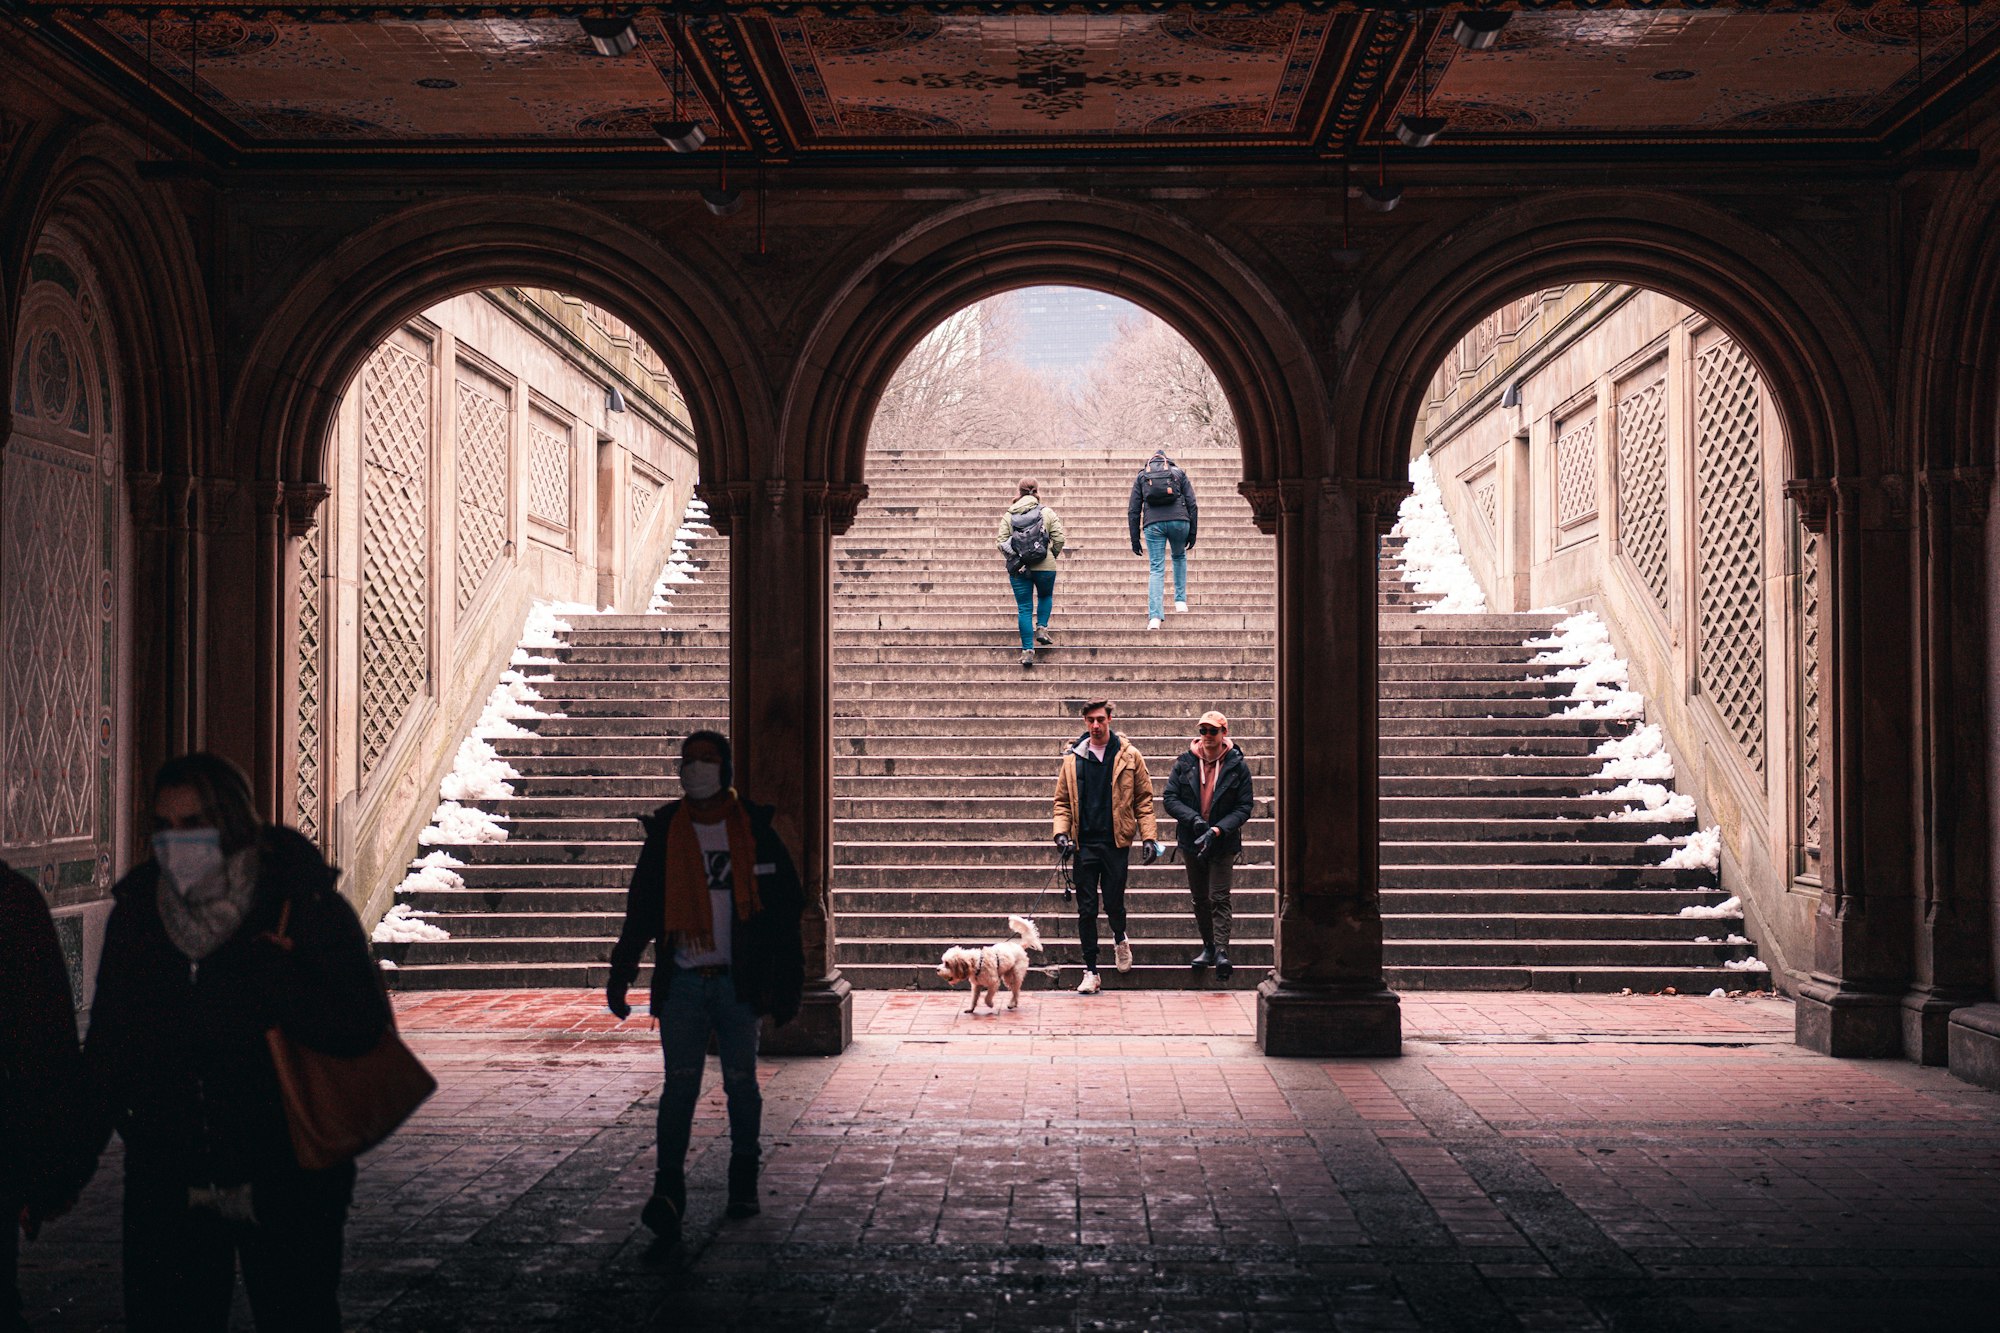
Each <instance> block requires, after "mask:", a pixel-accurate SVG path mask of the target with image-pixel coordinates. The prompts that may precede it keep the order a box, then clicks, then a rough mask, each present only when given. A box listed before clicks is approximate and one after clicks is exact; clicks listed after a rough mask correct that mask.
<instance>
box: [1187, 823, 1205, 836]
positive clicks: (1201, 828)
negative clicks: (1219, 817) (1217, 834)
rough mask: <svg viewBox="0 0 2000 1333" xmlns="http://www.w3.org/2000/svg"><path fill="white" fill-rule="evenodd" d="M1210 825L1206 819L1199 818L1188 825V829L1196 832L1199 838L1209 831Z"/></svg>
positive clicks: (1195, 834)
mask: <svg viewBox="0 0 2000 1333" xmlns="http://www.w3.org/2000/svg"><path fill="white" fill-rule="evenodd" d="M1208 827H1209V825H1208V821H1207V820H1206V819H1197V820H1195V821H1194V822H1193V823H1192V824H1189V825H1188V831H1189V832H1190V833H1192V834H1194V836H1195V837H1197V838H1199V837H1200V836H1201V835H1202V834H1204V833H1206V832H1208Z"/></svg>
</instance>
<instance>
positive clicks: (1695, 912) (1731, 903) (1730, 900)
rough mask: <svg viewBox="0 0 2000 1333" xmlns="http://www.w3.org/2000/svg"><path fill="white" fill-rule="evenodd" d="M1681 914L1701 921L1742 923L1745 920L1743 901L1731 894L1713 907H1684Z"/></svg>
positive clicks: (1697, 905)
mask: <svg viewBox="0 0 2000 1333" xmlns="http://www.w3.org/2000/svg"><path fill="white" fill-rule="evenodd" d="M1680 914H1681V915H1682V916H1686V917H1694V918H1695V919H1697V920H1700V921H1741V920H1742V919H1743V900H1742V899H1741V898H1738V897H1736V896H1735V895H1734V894H1731V895H1730V896H1729V897H1727V898H1724V899H1723V900H1722V901H1721V902H1719V903H1717V904H1716V905H1715V906H1713V907H1703V906H1701V905H1699V904H1696V905H1693V906H1689V907H1683V908H1682V909H1681V911H1680Z"/></svg>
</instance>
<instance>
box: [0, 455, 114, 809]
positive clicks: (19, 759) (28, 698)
mask: <svg viewBox="0 0 2000 1333" xmlns="http://www.w3.org/2000/svg"><path fill="white" fill-rule="evenodd" d="M95 471H96V465H95V464H94V463H93V462H92V460H91V459H89V458H86V457H83V456H81V455H78V454H73V453H71V452H70V451H68V450H66V449H61V448H58V447H56V446H54V445H48V444H43V443H39V442H35V441H30V440H27V439H25V438H22V437H16V438H15V439H14V440H13V441H12V442H10V443H9V444H8V446H7V460H6V471H5V474H4V478H0V486H4V493H5V494H4V501H0V606H4V616H0V624H4V626H5V634H6V640H5V642H6V651H5V653H0V659H4V662H5V666H4V670H5V677H6V682H7V684H6V693H5V696H4V697H5V699H6V701H7V715H6V719H5V738H6V742H5V750H4V754H3V755H0V759H4V765H5V767H4V773H0V780H4V781H5V783H6V807H5V817H4V820H0V839H4V840H5V841H6V842H8V843H11V844H13V845H15V846H21V847H28V846H39V845H45V844H48V843H52V842H63V841H66V840H72V839H77V838H90V837H94V836H95V835H96V832H97V818H96V816H97V807H96V802H95V800H94V799H93V791H94V782H93V779H94V777H95V771H96V770H95V765H94V764H93V762H92V759H93V754H94V750H95V747H96V745H97V736H98V693H99V690H98V655H97V650H96V645H97V643H98V641H99V638H100V632H99V626H98V598H99V584H100V581H101V578H102V577H103V576H102V573H101V571H100V570H99V567H98V565H99V560H98V535H99V532H100V525H101V514H100V501H99V497H98V487H97V483H96V477H95Z"/></svg>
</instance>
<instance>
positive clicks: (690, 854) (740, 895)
mask: <svg viewBox="0 0 2000 1333" xmlns="http://www.w3.org/2000/svg"><path fill="white" fill-rule="evenodd" d="M703 822H704V823H707V822H709V821H707V820H704V821H703ZM722 822H723V823H724V824H727V825H728V826H729V876H730V879H731V881H732V882H733V884H734V888H735V897H736V919H737V920H738V921H748V920H749V919H750V918H751V917H752V916H753V915H755V914H756V913H757V912H758V911H760V910H762V908H763V906H764V904H763V902H762V900H760V899H759V898H758V897H757V835H756V834H755V833H754V832H752V831H751V828H750V815H749V813H748V812H747V811H745V810H744V808H743V803H742V802H741V801H739V800H737V799H736V789H735V788H734V787H731V788H730V789H729V796H728V798H727V804H726V805H725V806H724V807H723V811H722ZM666 879H667V883H666V895H667V908H666V914H665V926H666V930H667V932H668V933H671V934H674V935H678V936H679V937H680V944H681V947H682V948H684V949H687V950H688V951H690V952H693V953H699V952H701V951H703V950H705V949H713V948H714V947H715V918H714V914H713V912H712V910H711V908H710V904H709V896H708V863H707V862H706V860H704V859H703V857H702V854H701V839H700V838H699V837H698V836H696V834H695V831H694V812H693V811H692V810H690V809H689V808H688V803H687V802H686V801H682V802H681V806H680V809H678V810H676V811H675V812H674V817H673V820H672V821H671V822H670V823H669V824H668V825H667V875H666Z"/></svg>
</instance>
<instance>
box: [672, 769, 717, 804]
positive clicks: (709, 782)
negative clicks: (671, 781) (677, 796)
mask: <svg viewBox="0 0 2000 1333" xmlns="http://www.w3.org/2000/svg"><path fill="white" fill-rule="evenodd" d="M681 790H682V791H684V792H686V793H687V794H688V795H689V796H690V797H692V798H693V799H695V800H697V801H705V800H707V799H708V798H709V797H711V796H714V795H715V794H716V793H718V792H720V791H721V790H722V765H721V764H715V763H710V762H708V761H707V760H704V759H684V760H682V761H681Z"/></svg>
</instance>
